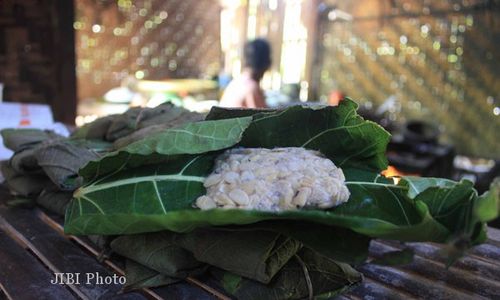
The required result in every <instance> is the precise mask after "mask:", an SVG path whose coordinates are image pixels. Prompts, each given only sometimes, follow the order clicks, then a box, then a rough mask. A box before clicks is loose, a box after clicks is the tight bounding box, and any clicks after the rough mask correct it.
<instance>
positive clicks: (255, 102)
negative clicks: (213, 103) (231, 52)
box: [219, 39, 271, 108]
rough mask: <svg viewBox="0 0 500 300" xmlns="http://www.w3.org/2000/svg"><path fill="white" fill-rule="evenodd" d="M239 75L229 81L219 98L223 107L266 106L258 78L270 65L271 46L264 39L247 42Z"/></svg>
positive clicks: (259, 78) (260, 77)
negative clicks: (243, 63) (243, 64)
mask: <svg viewBox="0 0 500 300" xmlns="http://www.w3.org/2000/svg"><path fill="white" fill-rule="evenodd" d="M244 62H245V67H244V68H243V71H242V74H241V76H240V77H238V78H236V79H234V80H233V81H231V82H230V83H229V85H228V87H227V88H226V90H225V91H224V94H223V95H222V98H221V100H220V103H219V104H220V106H224V107H248V108H258V107H266V102H265V100H264V92H263V91H262V89H261V88H260V80H261V79H262V77H263V76H264V73H265V72H266V71H267V70H268V69H269V67H270V66H271V46H270V45H269V43H268V42H267V41H266V40H264V39H255V40H253V41H251V42H247V43H246V44H245V48H244Z"/></svg>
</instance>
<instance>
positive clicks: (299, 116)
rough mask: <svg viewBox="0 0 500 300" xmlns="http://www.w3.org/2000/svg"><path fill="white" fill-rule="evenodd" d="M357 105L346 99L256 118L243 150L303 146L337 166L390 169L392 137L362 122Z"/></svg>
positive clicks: (289, 109)
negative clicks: (330, 104)
mask: <svg viewBox="0 0 500 300" xmlns="http://www.w3.org/2000/svg"><path fill="white" fill-rule="evenodd" d="M357 107H358V106H357V104H356V103H355V102H353V101H351V100H345V101H343V102H342V103H341V105H339V106H336V107H332V106H324V107H303V106H292V107H289V108H287V109H285V110H283V111H278V112H271V113H259V114H255V115H253V118H254V121H253V122H252V123H251V124H250V126H249V127H248V129H247V130H245V134H244V136H243V139H242V141H241V143H240V145H241V146H243V147H261V148H274V147H304V148H308V149H313V150H319V151H321V153H323V154H324V155H325V156H326V157H328V158H330V159H331V160H332V161H333V162H334V163H335V164H336V165H337V166H338V167H342V168H358V169H364V170H371V171H375V172H380V171H382V170H384V169H385V168H386V167H387V159H386V157H385V149H386V146H387V143H388V142H389V138H390V135H389V133H388V132H386V131H385V130H384V129H383V128H382V127H380V126H379V125H377V124H375V123H373V122H370V121H365V120H363V118H362V117H360V116H359V115H358V114H357V113H356V109H357Z"/></svg>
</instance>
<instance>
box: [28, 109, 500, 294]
mask: <svg viewBox="0 0 500 300" xmlns="http://www.w3.org/2000/svg"><path fill="white" fill-rule="evenodd" d="M162 109H164V108H162ZM356 109H357V105H356V103H355V102H353V101H351V100H349V99H346V100H345V101H343V102H342V103H341V104H340V105H339V106H337V107H329V106H315V107H308V106H293V107H289V108H286V109H282V110H265V111H261V110H247V109H236V110H232V109H223V108H214V109H212V111H211V112H210V113H209V114H208V116H206V118H205V120H203V121H198V122H194V123H193V122H189V121H192V118H191V117H188V118H187V119H186V120H189V121H188V122H187V123H186V124H184V125H180V126H179V124H178V123H175V122H174V123H175V125H172V124H170V123H168V121H165V120H174V119H176V118H172V117H165V118H160V119H162V120H164V122H166V123H161V124H155V125H150V126H157V127H155V128H154V129H153V130H152V131H150V132H148V133H147V134H145V135H144V136H141V137H139V139H138V140H135V141H132V140H131V141H130V142H126V143H124V144H123V145H120V146H119V147H117V146H116V141H117V139H121V138H123V134H124V133H125V132H127V133H128V134H129V135H130V136H133V135H134V134H135V133H139V132H140V131H141V130H142V129H140V128H139V127H140V126H137V124H140V123H141V122H136V123H134V122H130V120H132V119H134V118H135V119H134V120H136V121H137V120H139V119H140V118H139V117H138V116H139V115H141V113H140V112H137V111H135V110H134V111H131V112H130V113H129V115H123V116H119V117H118V118H117V120H120V122H119V124H118V123H117V124H115V125H114V126H111V125H110V124H111V123H110V121H109V120H98V121H96V122H95V123H93V124H90V125H87V126H86V127H85V128H83V129H81V130H80V131H79V132H77V134H76V136H78V137H79V138H80V139H83V140H85V141H87V140H88V138H89V137H90V136H92V131H89V128H93V127H94V126H98V124H101V123H102V124H105V127H106V128H105V130H98V132H99V135H98V136H99V138H101V139H105V140H106V141H107V142H111V141H114V142H115V148H114V150H108V152H107V153H105V154H102V153H99V156H98V157H95V158H92V159H90V160H87V161H88V162H86V163H85V164H84V165H83V164H81V166H82V167H81V168H80V169H79V171H78V174H73V176H72V180H70V181H68V180H65V181H63V182H64V183H65V185H58V186H59V187H60V188H63V187H66V186H68V185H67V184H68V183H76V185H77V186H78V188H77V189H76V190H75V192H74V194H73V199H72V200H71V202H70V203H69V205H68V208H67V210H66V214H65V231H66V232H67V233H70V234H84V235H91V234H96V235H118V237H117V238H115V239H114V240H113V241H112V242H111V248H112V249H113V250H114V251H115V252H116V253H118V254H120V255H122V256H123V257H125V258H126V259H127V270H126V276H127V285H126V289H127V290H129V289H136V288H143V287H153V286H161V285H167V284H173V283H175V282H178V281H180V280H183V279H185V278H187V277H193V276H195V277H198V278H200V280H202V279H203V280H204V282H205V283H206V284H208V285H211V286H213V287H215V288H216V289H219V290H221V291H224V292H225V293H227V294H229V295H231V296H233V297H235V298H238V299H256V298H258V299H301V298H304V297H309V298H312V297H315V296H323V297H327V298H328V297H332V296H334V295H335V294H338V293H340V292H342V291H344V290H345V289H346V288H349V287H351V286H353V285H355V284H356V283H359V282H360V281H361V280H362V276H361V274H360V273H359V272H357V271H356V270H355V266H356V265H358V264H360V263H362V262H364V261H365V260H366V259H367V255H368V245H369V243H370V240H371V239H373V238H381V239H391V240H399V241H402V242H405V241H412V242H414V241H430V242H437V243H447V244H450V246H451V247H455V249H457V250H458V253H463V251H465V250H466V249H467V248H469V247H472V246H474V245H477V244H479V243H482V242H483V241H484V240H485V238H486V233H485V223H486V222H488V221H490V220H492V219H495V218H497V216H498V207H499V197H498V184H497V183H495V184H493V185H492V187H491V189H490V191H489V192H487V193H486V194H484V195H481V196H479V195H478V194H477V192H476V191H475V190H474V188H473V186H472V183H471V182H469V181H461V182H454V181H451V180H447V179H440V178H417V177H403V178H401V180H400V181H399V183H398V184H394V183H393V181H392V179H390V178H385V177H383V176H382V175H380V172H381V171H382V170H384V169H385V168H386V167H387V160H386V157H385V151H386V146H387V143H388V141H389V138H390V135H389V134H388V133H387V132H386V131H385V130H384V129H382V128H381V127H380V126H378V125H377V124H375V123H373V122H370V121H366V120H364V119H363V118H361V117H360V116H359V115H358V114H357V113H356ZM174 114H177V112H175V113H174ZM143 115H144V114H143ZM145 115H152V116H155V115H156V114H155V113H147V114H145ZM141 118H142V117H141ZM162 122H163V121H162ZM102 124H101V125H99V126H102ZM120 124H121V125H120ZM123 124H125V125H123ZM126 124H128V125H126ZM130 124H136V125H130ZM122 125H123V126H122ZM96 128H97V127H96ZM130 128H134V130H136V131H133V132H132V133H130V132H129V130H130ZM146 128H148V127H146ZM101 129H102V128H101ZM111 129H113V130H111ZM124 130H125V131H124ZM96 132H97V131H96ZM109 138H112V139H111V140H110V139H109ZM135 138H137V136H134V138H133V139H135ZM82 157H84V156H82ZM23 161H26V162H29V160H24V159H23ZM35 166H36V164H35ZM49 178H50V179H51V180H54V179H57V178H62V177H61V176H49ZM73 187H75V186H73ZM75 188H76V187H75ZM43 195H44V196H46V195H48V194H47V193H44V194H43ZM44 199H46V197H45V198H44ZM45 201H46V200H44V201H43V202H40V203H45ZM453 259H456V256H453V257H450V260H453Z"/></svg>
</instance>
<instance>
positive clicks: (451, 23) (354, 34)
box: [317, 0, 500, 159]
mask: <svg viewBox="0 0 500 300" xmlns="http://www.w3.org/2000/svg"><path fill="white" fill-rule="evenodd" d="M336 4H337V5H338V8H339V9H343V10H345V11H347V12H350V13H351V14H352V15H353V17H354V19H353V20H352V21H351V22H340V21H338V20H337V21H332V20H328V18H327V16H326V17H325V18H322V22H321V25H320V26H321V29H322V34H321V37H320V41H319V43H320V49H321V52H320V53H321V57H320V62H321V63H320V65H319V67H318V72H317V74H318V80H320V89H319V92H320V93H319V94H320V95H321V96H322V97H327V95H328V94H329V92H330V91H331V90H337V89H338V90H341V91H343V92H344V93H345V94H346V95H349V96H351V97H353V98H354V99H359V100H360V101H361V103H363V104H364V105H366V106H378V105H380V104H382V103H383V102H384V101H385V100H386V99H387V98H388V97H390V96H391V95H394V96H396V97H397V99H398V105H397V106H396V110H397V111H396V114H395V115H396V118H397V119H396V121H399V122H404V121H405V120H407V119H424V120H428V121H431V122H434V123H437V124H441V127H440V129H441V130H442V131H443V133H444V141H445V142H449V143H453V144H454V145H455V146H456V147H457V150H458V152H459V153H463V154H468V155H473V156H482V157H490V158H497V159H498V158H500V142H499V138H498V136H499V134H498V132H500V108H499V106H500V102H499V97H500V84H499V80H498V78H499V76H500V68H499V66H498V62H499V61H500V52H499V51H498V49H499V47H500V5H499V4H498V2H497V1H455V0H454V1H410V0H394V1H336Z"/></svg>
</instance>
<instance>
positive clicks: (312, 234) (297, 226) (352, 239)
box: [212, 220, 371, 264]
mask: <svg viewBox="0 0 500 300" xmlns="http://www.w3.org/2000/svg"><path fill="white" fill-rule="evenodd" d="M212 230H229V231H235V232H245V231H251V230H265V231H271V232H276V233H280V234H283V235H286V236H288V237H291V238H293V239H295V240H297V241H299V242H301V243H302V244H303V245H304V246H306V247H307V248H310V249H312V250H314V251H316V252H318V253H319V254H321V255H324V256H326V257H329V258H331V259H335V260H336V261H340V262H345V263H352V264H359V263H361V262H364V261H365V260H366V258H367V256H368V246H369V244H370V240H371V239H370V238H369V237H367V236H366V235H362V234H358V233H356V232H353V231H351V230H349V229H345V228H342V227H334V226H326V225H322V224H318V223H313V222H301V221H285V220H280V221H263V222H258V223H255V224H249V225H238V226H224V227H212Z"/></svg>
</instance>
